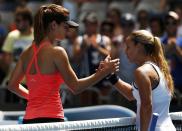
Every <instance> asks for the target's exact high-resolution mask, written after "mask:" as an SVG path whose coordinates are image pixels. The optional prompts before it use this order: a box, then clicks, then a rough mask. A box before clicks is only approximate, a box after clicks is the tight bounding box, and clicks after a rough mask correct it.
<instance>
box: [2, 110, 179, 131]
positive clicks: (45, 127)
mask: <svg viewBox="0 0 182 131" xmlns="http://www.w3.org/2000/svg"><path fill="white" fill-rule="evenodd" d="M20 114H21V113H20ZM12 115H13V114H12ZM170 116H171V118H172V120H180V121H182V112H173V113H170ZM134 124H135V118H134V117H124V118H112V119H111V118H110V119H96V120H85V121H67V122H56V123H41V124H19V125H1V126H0V131H67V130H68V131H70V130H81V129H82V130H84V129H92V128H93V127H94V128H104V127H113V128H114V127H117V126H122V125H123V126H130V125H134ZM127 131H128V130H127ZM178 131H182V130H181V126H180V129H179V130H178Z"/></svg>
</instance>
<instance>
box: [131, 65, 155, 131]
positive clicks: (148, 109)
mask: <svg viewBox="0 0 182 131" xmlns="http://www.w3.org/2000/svg"><path fill="white" fill-rule="evenodd" d="M134 75H135V83H136V85H137V87H138V90H139V94H140V99H141V107H140V131H147V130H148V128H149V124H150V119H151V114H152V95H151V82H150V78H149V76H148V75H147V73H146V71H145V69H144V68H142V67H139V68H138V69H136V71H135V73H134Z"/></svg>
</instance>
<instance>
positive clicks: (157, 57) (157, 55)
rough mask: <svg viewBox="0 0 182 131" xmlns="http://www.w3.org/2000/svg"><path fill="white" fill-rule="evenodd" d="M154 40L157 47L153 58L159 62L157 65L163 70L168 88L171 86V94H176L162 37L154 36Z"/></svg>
mask: <svg viewBox="0 0 182 131" xmlns="http://www.w3.org/2000/svg"><path fill="white" fill-rule="evenodd" d="M153 40H154V49H155V51H154V52H153V54H152V57H153V60H154V62H155V63H157V65H158V66H159V68H160V69H161V71H162V72H163V74H164V77H165V78H166V80H167V85H168V88H169V90H170V92H171V94H172V95H173V94H174V84H173V80H172V76H171V74H170V71H169V66H168V63H167V61H166V59H165V57H164V53H163V49H162V45H161V42H160V39H159V38H158V37H153Z"/></svg>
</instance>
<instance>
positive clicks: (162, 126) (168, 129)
mask: <svg viewBox="0 0 182 131" xmlns="http://www.w3.org/2000/svg"><path fill="white" fill-rule="evenodd" d="M145 64H150V65H151V66H152V67H153V68H154V69H155V70H156V72H157V74H158V76H159V83H158V85H157V86H156V87H155V88H154V89H153V90H152V113H158V114H159V117H158V120H157V124H156V130H155V131H176V129H175V127H174V125H173V123H172V120H171V118H170V116H169V106H170V101H171V93H170V92H169V90H168V87H167V82H166V80H165V78H164V75H163V73H162V72H161V71H160V69H159V67H158V66H157V65H155V64H154V63H152V62H146V63H145ZM132 88H133V91H132V92H133V96H134V98H135V99H136V100H137V117H136V125H137V127H138V129H140V105H141V100H140V96H139V91H138V88H137V86H136V84H135V83H133V86H132Z"/></svg>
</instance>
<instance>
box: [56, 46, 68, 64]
mask: <svg viewBox="0 0 182 131" xmlns="http://www.w3.org/2000/svg"><path fill="white" fill-rule="evenodd" d="M53 59H54V62H56V63H57V62H58V61H60V60H61V61H63V62H65V61H67V59H68V56H67V53H66V51H65V49H64V48H63V47H60V46H55V47H53Z"/></svg>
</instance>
